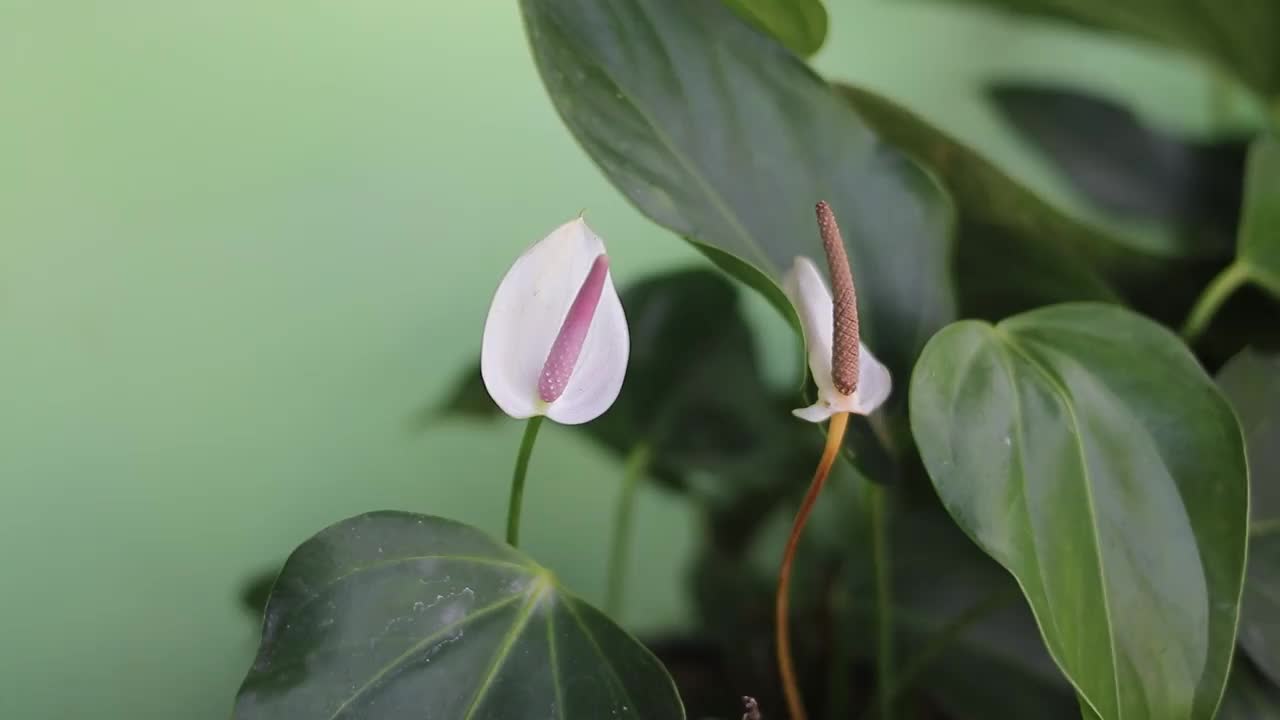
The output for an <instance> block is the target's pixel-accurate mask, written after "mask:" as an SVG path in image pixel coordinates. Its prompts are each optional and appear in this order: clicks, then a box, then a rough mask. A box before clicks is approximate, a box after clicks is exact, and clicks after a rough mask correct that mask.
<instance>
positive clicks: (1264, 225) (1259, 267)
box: [1239, 3, 1280, 297]
mask: <svg viewBox="0 0 1280 720" xmlns="http://www.w3.org/2000/svg"><path fill="white" fill-rule="evenodd" d="M1277 6H1278V7H1280V3H1278V4H1277ZM1278 44H1280V43H1278ZM1239 256H1240V257H1239V262H1241V263H1243V264H1244V265H1245V267H1246V269H1247V272H1248V275H1249V278H1250V279H1251V280H1253V281H1254V282H1256V283H1258V284H1259V285H1261V286H1263V287H1265V288H1266V289H1267V290H1269V291H1270V292H1271V293H1273V294H1275V295H1276V296H1278V297H1280V140H1277V139H1276V137H1275V136H1273V135H1263V136H1262V137H1260V138H1258V139H1257V140H1256V141H1254V143H1253V147H1252V148H1251V149H1250V150H1249V172H1248V177H1247V179H1246V180H1245V203H1244V217H1243V219H1242V222H1241V226H1240V249H1239Z"/></svg>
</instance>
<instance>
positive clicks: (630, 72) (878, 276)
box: [521, 0, 954, 372]
mask: <svg viewBox="0 0 1280 720" xmlns="http://www.w3.org/2000/svg"><path fill="white" fill-rule="evenodd" d="M521 7H522V8H523V11H524V17H525V24H526V27H527V29H528V34H529V41H530V44H531V45H532V47H533V53H534V58H535V59H536V61H537V64H538V68H539V70H540V71H541V73H542V78H543V81H544V82H545V83H546V85H547V89H548V91H549V93H550V95H551V99H552V101H553V102H554V103H555V105H556V108H557V109H558V110H559V112H560V114H561V116H562V117H563V118H564V121H565V123H566V124H567V125H568V126H569V128H570V130H572V132H573V134H574V135H575V136H576V137H577V138H578V140H579V142H581V143H582V145H583V147H584V148H585V149H586V150H587V152H588V153H589V154H590V155H591V157H592V158H593V159H594V160H595V161H596V163H598V164H599V165H600V167H601V168H602V169H603V170H604V172H605V174H606V175H608V176H609V178H610V179H611V180H612V181H613V183H614V184H615V185H616V186H617V187H618V188H619V190H621V191H622V193H623V194H625V195H626V196H627V197H628V198H629V199H630V200H631V201H632V202H633V203H635V204H636V206H637V207H639V208H640V210H642V211H643V212H644V213H646V214H647V215H648V216H649V217H651V218H653V219H654V220H655V221H656V222H658V223H659V224H661V225H664V226H665V227H667V228H669V229H671V230H673V231H675V232H676V233H678V234H680V235H682V236H685V237H688V238H689V239H691V240H692V241H694V242H695V243H699V244H702V245H705V246H710V247H713V248H715V249H717V250H719V251H722V252H724V253H728V254H730V255H733V256H736V257H738V258H740V259H741V260H742V261H743V266H742V267H741V268H738V269H737V270H736V272H739V273H740V274H745V276H746V277H745V279H746V280H748V281H755V280H758V278H757V277H754V276H753V274H752V273H753V272H759V273H763V274H764V275H766V276H768V277H769V278H771V279H772V280H773V282H774V283H779V282H780V278H781V275H782V272H784V271H785V270H786V269H787V268H789V267H790V265H791V263H792V261H793V259H794V258H795V256H797V255H808V256H811V257H814V258H821V257H822V249H821V245H820V243H819V239H818V234H817V231H816V225H815V221H814V215H813V206H814V203H815V202H816V201H818V200H824V199H825V200H827V201H829V202H830V203H831V204H832V206H833V207H834V208H835V210H836V213H837V214H838V216H839V218H840V223H841V226H842V228H843V229H844V231H845V239H846V241H847V243H848V245H849V255H850V258H851V260H852V265H853V274H854V276H855V278H856V280H857V284H858V294H859V299H860V301H861V306H862V308H861V309H862V314H861V319H862V325H863V331H864V334H865V335H866V336H867V340H868V345H869V346H871V347H872V348H873V349H874V350H875V352H876V355H877V356H878V357H880V358H881V359H883V360H884V361H885V362H886V364H888V365H889V367H890V368H891V369H893V370H895V371H898V372H906V371H907V370H908V369H909V368H910V366H911V362H912V361H913V360H914V358H915V357H916V355H917V353H918V351H919V349H920V348H921V347H923V345H924V342H925V341H926V340H927V339H928V337H929V336H931V335H932V334H933V332H934V331H935V330H936V329H937V328H939V327H941V326H942V325H943V324H945V323H946V322H947V321H948V320H949V319H950V318H951V317H952V316H953V314H954V311H953V300H952V291H951V280H950V263H951V258H950V255H951V252H950V240H949V232H950V226H951V209H950V205H949V203H948V202H947V200H946V197H945V195H944V194H943V193H942V191H941V189H940V188H939V187H938V186H937V185H936V183H935V182H934V181H933V180H932V178H931V177H930V176H929V175H928V174H927V173H925V172H924V171H923V170H921V169H920V168H919V167H918V166H916V165H915V164H914V163H913V162H911V161H910V160H908V159H907V158H906V157H905V156H903V155H901V154H900V153H899V152H898V151H897V150H895V149H894V148H893V147H891V146H888V145H885V144H883V143H882V142H881V141H880V140H879V139H878V138H877V137H876V136H875V134H873V133H872V132H871V131H870V130H869V129H868V128H867V127H866V126H865V125H864V124H863V123H862V122H861V121H860V120H859V118H858V116H857V115H856V114H855V113H854V112H853V110H852V109H851V108H850V107H849V106H848V105H847V104H846V103H845V102H844V101H843V100H842V99H841V98H840V97H839V96H838V95H837V94H836V93H835V91H833V90H832V88H831V87H830V86H828V85H827V83H826V82H824V81H823V80H822V79H821V78H819V77H818V76H816V75H815V74H814V73H813V72H812V71H811V70H810V69H809V68H808V67H807V66H806V65H805V64H804V63H803V62H802V61H801V60H800V59H799V58H797V57H796V56H795V55H793V54H792V53H790V52H788V51H787V50H786V49H785V48H784V47H782V46H781V45H780V44H779V43H778V42H777V41H776V40H774V39H773V38H772V37H769V36H768V35H766V34H764V33H763V32H762V31H760V30H758V29H757V28H755V27H754V26H752V25H751V24H750V23H748V22H747V21H745V20H743V19H741V18H739V17H738V16H737V15H735V14H734V13H733V12H732V11H731V10H729V8H728V7H726V6H725V5H724V4H723V3H721V2H655V1H654V0H522V2H521ZM722 266H726V267H730V269H733V268H732V266H730V265H727V264H725V263H722ZM775 297H776V296H775Z"/></svg>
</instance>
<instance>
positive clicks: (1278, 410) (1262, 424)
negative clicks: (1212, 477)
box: [1218, 349, 1280, 684]
mask: <svg viewBox="0 0 1280 720" xmlns="http://www.w3.org/2000/svg"><path fill="white" fill-rule="evenodd" d="M1218 386H1219V387H1221V388H1222V392H1223V393H1224V394H1225V395H1226V396H1227V399H1229V400H1230V401H1231V404H1232V405H1233V406H1235V409H1236V414H1237V415H1239V417H1240V424H1241V426H1243V427H1244V431H1245V446H1246V447H1248V449H1249V483H1250V488H1249V490H1250V510H1249V515H1250V521H1249V523H1250V538H1249V573H1248V576H1247V578H1246V579H1245V584H1244V600H1243V604H1242V605H1241V608H1240V644H1241V645H1242V646H1244V649H1245V651H1246V652H1248V653H1249V656H1250V657H1252V658H1253V661H1254V662H1256V663H1257V664H1258V667H1259V669H1261V670H1262V671H1263V672H1264V673H1266V674H1267V675H1268V676H1269V677H1270V678H1271V680H1272V682H1275V683H1277V684H1280V355H1278V354H1270V355H1268V354H1264V353H1261V352H1259V351H1257V350H1252V349H1250V350H1245V351H1244V352H1242V353H1240V354H1239V355H1237V356H1236V357H1234V358H1232V359H1231V361H1230V362H1229V363H1227V364H1226V366H1224V367H1223V368H1222V370H1220V371H1219V372H1218Z"/></svg>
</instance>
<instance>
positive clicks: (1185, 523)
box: [910, 303, 1248, 720]
mask: <svg viewBox="0 0 1280 720" xmlns="http://www.w3.org/2000/svg"><path fill="white" fill-rule="evenodd" d="M910 403H911V424H912V428H913V430H914V431H915V435H916V440H917V442H918V444H919V447H920V451H921V454H922V456H923V459H924V462H925V466H926V468H927V469H928V471H929V475H930V477H931V478H932V479H933V483H934V486H935V488H936V489H937V491H938V494H939V495H940V496H941V498H942V500H943V503H944V504H945V505H946V507H947V509H948V511H950V513H951V515H952V516H953V517H954V518H955V520H956V522H957V523H958V524H959V525H960V526H961V527H962V528H963V529H964V530H965V531H966V532H967V533H968V534H969V535H970V536H971V537H972V538H973V539H974V540H975V541H976V542H977V543H978V545H979V546H981V547H982V548H983V549H984V550H986V552H987V553H988V554H990V555H991V556H992V557H994V558H995V559H996V560H997V561H998V562H1000V564H1002V565H1004V566H1005V568H1007V569H1008V570H1009V571H1010V572H1012V573H1013V575H1014V576H1015V577H1016V578H1017V579H1018V582H1019V584H1020V585H1021V586H1022V590H1023V592H1024V593H1025V594H1026V596H1027V599H1028V600H1029V601H1030V604H1031V608H1032V610H1033V612H1034V613H1035V615H1036V618H1037V621H1038V624H1039V626H1040V630H1041V633H1042V634H1043V635H1044V638H1045V642H1046V645H1047V646H1048V648H1049V651H1050V653H1051V654H1052V655H1053V657H1054V658H1055V659H1056V660H1057V661H1058V663H1059V665H1061V666H1062V668H1063V670H1064V671H1065V672H1066V674H1067V676H1068V677H1069V678H1070V679H1071V680H1072V682H1073V683H1074V684H1075V685H1076V687H1077V688H1078V690H1079V691H1080V692H1081V693H1082V694H1083V696H1084V697H1085V698H1086V700H1087V702H1088V704H1089V705H1091V706H1092V707H1093V709H1094V710H1096V712H1097V714H1098V715H1099V716H1100V717H1101V718H1103V720H1114V719H1119V718H1124V719H1125V720H1141V719H1144V718H1150V719H1151V720H1182V719H1184V718H1205V719H1207V718H1210V717H1212V716H1213V713H1214V711H1215V709H1216V708H1217V706H1218V701H1219V699H1220V698H1221V696H1222V689H1223V686H1224V685H1225V683H1226V679H1227V669H1228V667H1229V665H1230V661H1231V653H1232V651H1233V648H1234V645H1235V630H1236V619H1237V615H1238V610H1239V604H1240V589H1241V583H1242V580H1243V577H1244V560H1245V544H1246V523H1247V518H1248V485H1247V483H1248V478H1247V471H1246V467H1245V457H1244V446H1243V442H1242V440H1241V436H1240V429H1239V425H1238V423H1237V422H1236V419H1235V416H1234V415H1233V414H1232V412H1231V408H1230V406H1228V405H1227V403H1226V401H1225V400H1224V399H1223V398H1222V396H1221V395H1220V394H1219V393H1218V392H1217V390H1216V388H1215V387H1214V386H1213V383H1212V382H1211V381H1210V379H1209V378H1208V377H1207V376H1206V374H1205V373H1204V371H1203V370H1202V369H1201V368H1200V367H1199V365H1198V364H1197V363H1196V360H1195V358H1194V357H1193V356H1192V355H1191V353H1190V352H1189V351H1188V350H1187V349H1186V348H1185V347H1184V346H1183V345H1182V344H1181V343H1180V342H1179V341H1178V339H1177V338H1176V337H1174V336H1173V335H1172V334H1171V333H1169V332H1168V331H1166V330H1165V329H1163V328H1161V327H1160V326H1158V325H1156V324H1155V323H1153V322H1151V321H1150V320H1147V319H1146V318H1143V317H1142V316H1140V315H1137V314H1134V313H1132V312H1129V311H1127V310H1123V309H1121V308H1118V307H1115V306H1111V305H1101V304H1094V303H1078V304H1067V305H1057V306H1051V307H1048V308H1044V309H1041V310H1036V311H1033V312H1029V313H1025V314H1022V315H1017V316H1014V317H1012V318H1010V319H1008V320H1005V321H1004V322H1001V323H1000V324H999V325H995V326H992V325H988V324H986V323H982V322H977V321H966V322H960V323H956V324H954V325H952V326H950V327H948V328H947V329H945V330H943V331H942V332H940V333H938V335H937V336H936V337H935V338H934V339H933V340H931V341H930V343H929V345H928V346H927V347H926V348H925V351H924V353H923V355H922V356H921V358H920V362H919V364H918V365H917V367H916V370H915V374H914V375H913V377H912V383H911V398H910Z"/></svg>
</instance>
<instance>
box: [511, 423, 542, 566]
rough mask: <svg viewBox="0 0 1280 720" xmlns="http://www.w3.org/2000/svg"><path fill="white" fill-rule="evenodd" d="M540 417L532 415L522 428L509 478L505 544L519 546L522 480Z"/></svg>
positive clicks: (535, 438) (526, 469)
mask: <svg viewBox="0 0 1280 720" xmlns="http://www.w3.org/2000/svg"><path fill="white" fill-rule="evenodd" d="M540 427H542V416H541V415H534V416H533V417H531V418H529V423H528V424H527V425H525V426H524V437H523V438H522V439H521V440H520V454H519V455H517V456H516V470H515V473H514V474H513V475H512V476H511V500H510V501H509V502H508V503H507V544H508V545H510V546H511V547H518V546H519V545H520V508H521V507H522V506H523V505H524V478H525V475H527V474H528V472H529V456H530V455H532V454H533V441H534V440H537V439H538V428H540Z"/></svg>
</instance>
